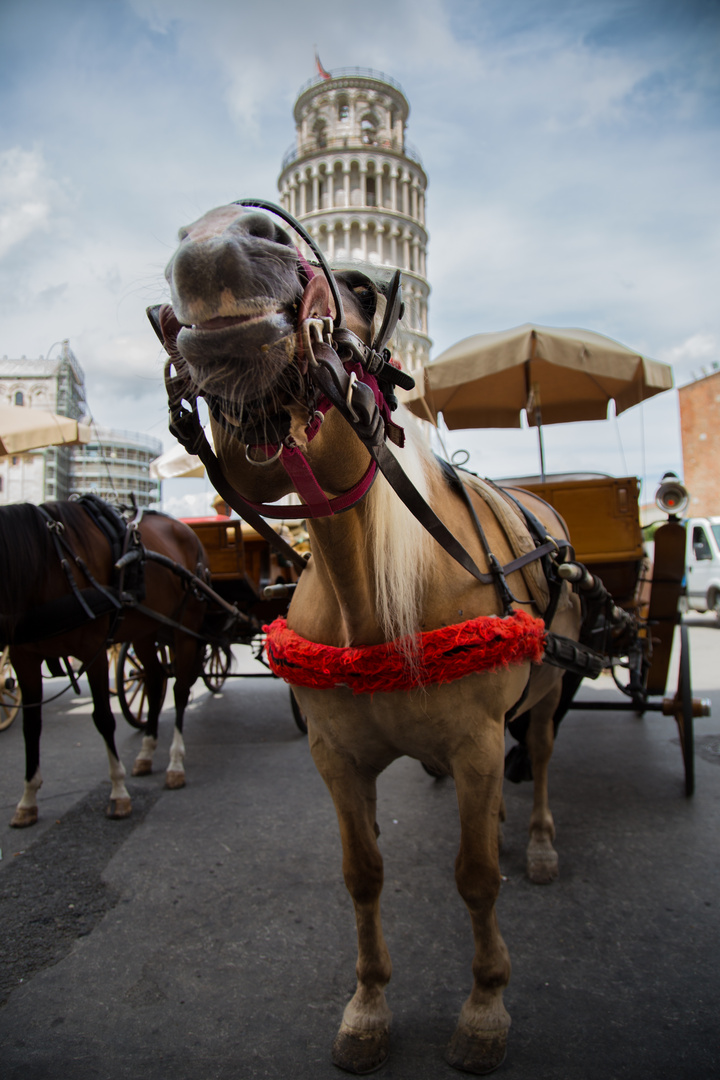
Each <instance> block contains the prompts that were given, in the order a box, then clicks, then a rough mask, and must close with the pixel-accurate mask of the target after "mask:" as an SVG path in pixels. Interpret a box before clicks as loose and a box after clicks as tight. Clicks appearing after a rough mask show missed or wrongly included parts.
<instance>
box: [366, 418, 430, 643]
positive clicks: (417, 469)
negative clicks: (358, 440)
mask: <svg viewBox="0 0 720 1080" xmlns="http://www.w3.org/2000/svg"><path fill="white" fill-rule="evenodd" d="M401 409H402V407H401ZM396 415H397V419H398V421H399V422H400V423H401V424H402V425H403V426H404V427H405V436H406V443H405V447H404V448H403V449H402V450H399V449H398V448H396V447H395V446H394V445H393V444H392V443H390V442H388V444H387V445H388V446H389V448H390V449H391V450H392V451H393V453H394V454H395V456H396V457H397V459H398V461H399V462H400V464H401V465H402V468H403V470H404V472H405V473H406V474H407V476H408V477H409V478H410V480H411V481H412V483H413V484H414V485H415V487H416V488H417V490H418V491H419V492H420V494H421V495H422V496H423V498H424V499H426V500H427V501H428V502H429V501H430V488H431V477H432V475H433V473H435V474H439V469H438V465H437V463H436V462H435V459H434V457H433V456H432V453H431V452H430V449H429V447H428V446H427V444H426V443H425V441H424V439H423V437H422V434H421V433H420V432H419V431H418V430H417V426H416V423H415V422H414V420H413V419H412V417H410V416H409V414H408V413H404V414H403V412H399V413H398V414H396ZM367 510H368V532H367V536H366V545H367V549H368V555H369V556H370V560H371V565H372V566H374V567H375V602H376V609H377V611H376V613H377V616H378V621H379V622H380V625H381V626H382V628H383V631H384V632H385V634H386V636H387V639H388V640H389V641H393V640H399V641H401V642H402V646H401V647H402V648H403V651H404V652H406V653H407V654H408V656H410V655H411V654H412V653H413V652H414V651H415V650H414V640H413V639H414V638H415V635H417V633H418V631H419V629H420V619H421V615H422V608H423V603H424V599H425V592H426V588H427V584H428V582H429V578H430V570H431V567H432V565H433V549H434V546H435V545H434V541H433V539H432V537H431V536H430V534H429V533H428V532H427V530H426V529H424V528H423V527H422V525H420V523H419V522H418V521H417V520H416V519H415V518H414V517H413V515H412V514H411V513H410V511H409V510H408V509H407V507H406V506H405V504H404V503H403V502H402V501H401V499H400V498H399V496H398V495H397V494H396V493H395V492H394V491H393V489H392V488H391V487H390V484H389V483H388V482H387V480H386V479H385V477H384V476H382V475H380V476H378V478H377V480H376V481H375V483H374V485H373V487H372V489H371V491H370V493H369V495H368V500H367Z"/></svg>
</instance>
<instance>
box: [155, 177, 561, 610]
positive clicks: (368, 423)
mask: <svg viewBox="0 0 720 1080" xmlns="http://www.w3.org/2000/svg"><path fill="white" fill-rule="evenodd" d="M236 205H239V206H245V207H254V208H258V209H262V210H267V211H269V212H271V213H273V214H276V215H277V216H278V217H280V218H281V219H282V220H283V221H285V222H286V223H287V224H288V225H290V226H291V228H292V229H294V230H295V232H297V233H298V235H299V236H300V237H302V239H303V240H304V242H305V243H306V244H307V245H308V246H309V247H310V249H311V251H312V252H313V254H314V255H315V257H316V258H317V261H318V265H319V267H320V269H321V270H322V273H323V275H324V277H325V279H326V281H327V285H328V288H329V290H330V295H331V296H332V299H333V303H334V306H335V316H334V318H332V317H330V316H328V315H327V314H324V315H321V316H318V315H315V316H314V317H310V318H307V319H305V320H303V321H302V323H301V325H300V326H298V327H297V333H296V338H297V341H298V345H299V348H301V350H302V352H303V358H304V360H306V361H307V363H308V367H309V370H310V372H311V376H312V380H313V383H314V384H315V385H316V386H317V387H318V388H319V390H320V392H321V394H322V408H320V409H318V408H314V409H313V414H312V416H311V418H310V420H309V421H308V427H307V428H306V437H307V438H308V439H312V438H313V437H314V435H315V434H317V429H318V428H319V426H320V423H321V422H322V420H321V419H319V415H320V414H323V415H324V413H323V410H324V411H327V409H328V408H330V407H333V408H335V409H337V410H338V412H340V414H341V415H342V416H343V417H344V418H345V420H347V422H348V423H349V424H350V426H351V427H352V429H353V431H354V432H355V434H356V435H357V437H358V438H359V439H360V441H361V442H362V443H363V445H364V446H365V447H366V448H367V450H368V452H369V453H370V457H371V462H370V466H369V468H368V470H367V472H366V473H365V475H364V476H363V477H362V479H361V480H360V481H359V483H358V484H357V485H355V487H354V488H353V489H352V490H351V491H350V492H346V493H345V494H343V495H341V496H338V497H337V498H335V499H327V497H326V496H325V494H324V493H323V492H322V491H321V489H320V487H319V485H318V484H317V481H315V479H314V477H312V473H311V472H310V469H309V466H308V464H307V460H306V458H305V455H304V454H303V453H302V451H301V450H300V449H299V448H298V447H297V445H296V444H295V443H294V440H292V438H291V436H290V435H289V434H288V433H287V432H286V433H283V432H282V429H281V430H280V431H277V425H275V430H276V433H277V436H278V439H277V443H270V444H268V442H267V438H265V439H263V440H262V442H255V443H253V444H252V449H255V448H259V449H260V451H261V453H262V454H264V455H265V460H264V461H262V460H261V461H258V460H253V458H252V457H251V456H250V450H246V454H247V455H248V460H249V461H251V463H252V464H257V465H263V464H269V463H270V462H271V461H273V460H279V461H280V462H281V463H282V464H283V465H284V466H285V468H286V469H287V471H288V473H289V475H290V477H291V479H292V480H293V485H294V486H295V488H296V490H298V491H299V493H300V495H301V498H303V499H304V503H303V505H302V506H300V507H298V508H293V507H288V506H282V507H277V506H271V505H265V504H257V503H251V502H249V501H248V500H247V499H245V498H244V497H243V496H242V495H240V493H239V492H237V491H236V490H235V489H234V488H233V487H232V485H231V484H230V483H229V482H228V480H227V479H226V478H225V476H224V474H223V471H222V467H221V465H220V463H219V461H218V459H217V457H216V456H215V454H214V452H213V450H212V448H211V446H210V444H209V442H208V440H207V438H206V436H205V433H204V431H203V428H202V424H201V423H200V418H199V415H198V410H197V399H198V397H200V396H202V397H204V398H205V399H206V401H207V403H208V407H209V409H210V412H211V414H212V415H213V416H215V418H216V419H217V417H218V415H220V416H222V412H223V409H222V407H221V405H220V404H219V403H218V401H217V400H215V401H214V400H213V399H212V397H211V396H209V395H208V394H206V393H205V392H203V393H202V394H201V393H200V392H199V391H198V389H197V387H196V386H195V385H194V383H193V380H192V376H191V375H190V372H189V370H188V367H187V364H186V362H185V360H184V359H183V357H182V356H181V355H180V353H179V351H178V349H177V344H176V341H175V338H176V335H177V332H178V331H179V329H180V326H179V324H178V323H177V320H176V319H175V316H174V313H173V311H172V308H171V307H170V306H169V305H162V306H161V305H158V306H157V307H154V308H148V316H149V318H150V321H151V323H152V325H153V327H154V329H155V332H156V333H157V335H158V337H159V338H160V340H161V342H162V344H163V346H164V348H165V350H166V351H167V353H168V356H169V360H168V362H167V363H166V365H165V385H166V389H167V394H168V404H169V409H170V423H169V427H170V431H171V432H172V434H173V435H174V436H175V438H176V439H177V440H178V442H180V443H181V444H182V445H183V446H184V447H185V449H186V450H187V451H188V453H190V454H194V455H197V456H198V457H199V458H200V460H201V461H202V463H203V464H204V466H205V469H206V471H207V474H208V477H209V479H210V482H211V483H212V485H213V487H214V488H215V489H216V490H217V491H218V493H219V494H220V495H221V496H222V497H223V498H224V499H225V500H226V502H227V503H228V504H229V505H230V506H231V507H232V509H233V510H235V511H236V512H237V513H238V514H239V515H240V516H241V517H242V518H244V519H245V521H247V523H248V524H250V525H251V526H253V528H255V529H256V530H257V532H259V533H260V534H261V535H262V536H264V537H265V538H266V539H267V540H268V541H269V543H270V544H272V546H273V547H274V548H276V549H277V550H278V551H280V552H281V553H282V554H283V555H284V556H285V557H286V558H287V559H289V560H290V561H291V562H292V563H293V565H295V566H296V567H297V568H298V569H302V568H304V566H305V559H304V558H303V557H302V556H301V555H300V554H299V553H298V552H296V551H295V550H294V548H292V547H291V546H290V545H289V544H287V543H286V541H284V540H283V539H282V537H279V536H278V535H277V533H276V532H275V530H274V529H273V528H272V526H271V525H270V524H269V523H268V522H267V521H265V518H266V517H270V516H273V517H282V518H284V519H287V518H289V517H299V518H307V517H312V516H329V515H332V514H335V513H339V512H342V511H343V510H347V509H349V508H350V507H351V506H353V505H355V503H357V502H358V501H359V500H360V499H361V498H363V496H364V495H365V494H366V493H367V491H368V490H369V488H370V486H371V484H372V482H373V480H374V478H375V476H376V473H377V470H378V469H379V470H380V471H381V472H382V473H383V475H384V476H385V477H386V479H387V480H388V482H389V483H390V485H391V486H392V488H393V489H394V490H395V492H396V493H397V495H398V496H399V497H400V499H401V500H402V501H403V503H404V504H405V505H406V506H407V508H408V509H409V510H410V512H411V513H412V514H413V515H414V516H415V517H416V518H417V520H418V521H419V522H420V523H421V524H422V525H423V527H424V528H425V529H426V530H427V531H428V532H429V533H430V534H431V536H433V538H434V539H435V540H436V541H437V542H438V543H439V544H440V545H441V546H442V547H443V548H444V549H445V550H446V551H447V552H448V553H449V554H450V555H451V556H452V557H453V558H454V559H455V560H456V561H457V562H458V563H459V564H460V565H461V566H463V567H464V568H465V569H466V570H467V571H468V572H469V573H470V574H472V576H473V577H474V578H476V580H477V581H479V582H480V583H481V584H483V585H491V584H492V585H495V586H496V587H497V588H498V590H499V593H500V596H501V600H502V604H503V609H504V611H505V612H506V613H508V612H509V611H511V610H512V608H511V603H512V602H513V601H515V598H514V597H513V596H512V594H511V593H510V591H509V589H508V587H507V583H506V582H505V575H506V574H509V573H512V572H513V571H514V570H518V569H520V568H521V567H522V566H524V565H526V564H527V563H528V562H531V561H533V560H534V559H539V558H546V557H548V556H549V555H550V554H554V553H557V550H558V545H557V542H555V541H552V540H550V539H549V538H548V537H547V536H545V537H544V542H540V541H539V539H536V544H537V545H538V546H537V547H536V549H535V550H534V551H532V552H529V553H527V554H525V555H522V556H520V557H519V558H516V559H514V560H512V561H511V562H510V563H507V564H506V565H505V566H501V565H500V563H499V562H498V560H497V559H496V558H495V556H494V555H493V554H492V552H491V551H490V548H489V545H488V542H487V539H486V537H485V534H484V532H483V530H482V527H481V525H480V522H479V520H478V519H477V517H476V516H474V521H475V527H476V530H477V531H478V534H479V537H480V540H481V543H482V546H483V549H484V552H485V555H486V557H487V559H488V565H489V566H490V568H491V569H490V573H483V571H481V570H480V569H479V568H478V566H477V565H476V564H475V561H474V560H473V559H472V557H471V556H470V554H469V553H468V552H467V551H466V550H465V548H464V547H463V546H462V544H460V542H459V541H458V540H457V539H456V537H454V536H453V535H452V533H451V532H450V531H449V530H448V529H447V527H446V526H445V525H444V524H443V522H442V521H441V520H440V519H439V518H438V516H437V515H436V513H435V511H434V510H433V509H432V507H431V506H430V505H429V504H428V503H427V502H426V500H425V499H424V498H423V496H422V495H421V494H420V492H419V491H418V490H417V488H416V487H415V486H414V485H413V483H412V482H411V480H410V479H409V478H408V476H407V475H406V474H405V472H404V470H403V469H402V467H401V465H400V463H399V462H398V460H397V458H396V457H395V455H394V454H393V453H392V452H391V451H390V449H389V448H388V446H387V443H386V439H387V438H388V437H390V438H392V439H393V441H395V442H397V443H398V444H399V445H402V443H403V441H404V435H403V433H402V429H400V428H399V427H398V426H397V425H396V424H394V423H393V421H392V419H391V415H390V414H391V412H392V411H393V409H394V408H395V407H396V405H397V400H396V399H395V397H394V392H393V391H394V388H395V386H401V387H402V388H403V389H407V390H409V389H412V387H413V386H414V385H415V382H414V379H412V377H411V376H409V375H408V374H407V373H405V372H402V371H400V370H399V369H398V368H396V367H395V366H394V365H393V364H392V363H391V358H390V353H389V351H388V349H387V347H386V343H387V341H388V340H389V339H390V337H391V336H392V334H393V332H394V330H395V327H396V325H397V321H398V318H399V317H400V316H401V311H402V299H401V290H400V271H399V270H398V271H396V273H395V275H394V277H393V279H392V282H391V284H390V287H389V290H388V296H387V304H386V310H385V315H384V318H383V322H382V325H381V327H380V329H379V330H378V332H377V334H376V336H375V338H374V340H373V341H372V344H371V345H366V344H365V343H364V342H363V341H361V339H360V338H359V337H358V336H357V335H356V334H354V333H353V332H352V331H351V330H349V329H348V327H347V325H346V323H345V314H344V309H343V305H342V299H341V297H340V291H339V288H338V284H337V281H336V279H335V276H334V274H333V271H332V270H331V268H330V266H329V265H328V262H327V260H326V258H325V256H324V255H323V253H322V251H321V250H320V249H319V247H318V246H317V244H316V243H315V242H314V240H313V239H312V237H311V236H310V234H309V233H308V232H307V231H306V230H305V229H304V228H303V226H302V225H301V224H300V222H298V221H297V220H296V219H295V218H294V217H293V216H292V215H291V214H289V213H288V212H287V211H286V210H284V209H283V208H282V207H280V206H276V205H275V204H273V203H270V202H266V201H264V200H261V199H242V200H239V201H238V203H237V204H236ZM300 258H301V263H304V260H302V257H300ZM304 266H305V274H306V276H307V272H308V270H310V273H312V270H311V269H310V268H309V267H308V266H307V264H304ZM222 405H223V406H225V407H227V403H225V402H223V403H222ZM220 422H221V423H224V426H225V427H226V428H228V430H232V431H234V432H235V433H236V434H237V435H238V438H240V440H241V441H242V442H244V443H245V444H246V447H247V446H248V443H249V441H250V439H249V438H248V436H250V430H249V429H248V427H247V426H243V425H242V423H240V425H239V426H237V427H236V426H235V425H231V424H229V423H228V422H227V421H226V420H224V419H221V420H220ZM271 426H272V425H271ZM265 430H266V429H265ZM288 430H289V421H288ZM253 434H254V433H253ZM258 437H259V436H258ZM456 479H457V483H458V485H459V486H460V487H461V488H462V486H463V485H462V481H461V480H460V479H459V477H457V474H456Z"/></svg>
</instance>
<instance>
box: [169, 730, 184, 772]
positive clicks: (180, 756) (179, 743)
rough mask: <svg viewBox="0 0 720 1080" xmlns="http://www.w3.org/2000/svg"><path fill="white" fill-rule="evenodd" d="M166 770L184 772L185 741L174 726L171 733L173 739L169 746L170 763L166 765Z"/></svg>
mask: <svg viewBox="0 0 720 1080" xmlns="http://www.w3.org/2000/svg"><path fill="white" fill-rule="evenodd" d="M167 771H168V772H178V773H184V772H185V743H184V741H183V737H182V735H181V734H180V732H179V731H178V729H177V728H175V732H174V734H173V741H172V745H171V747H170V764H169V765H168V767H167Z"/></svg>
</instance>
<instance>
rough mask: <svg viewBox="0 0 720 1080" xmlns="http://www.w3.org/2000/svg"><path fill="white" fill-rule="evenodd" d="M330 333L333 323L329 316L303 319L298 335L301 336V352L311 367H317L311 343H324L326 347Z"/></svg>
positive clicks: (330, 338)
mask: <svg viewBox="0 0 720 1080" xmlns="http://www.w3.org/2000/svg"><path fill="white" fill-rule="evenodd" d="M332 332H333V321H332V319H331V318H330V316H329V315H326V316H325V317H324V318H320V317H318V318H316V319H305V321H304V322H303V323H302V324H301V326H300V333H301V334H302V342H303V352H304V355H305V356H306V357H307V359H308V362H309V363H310V365H311V366H312V367H317V366H318V362H317V360H316V359H315V352H314V350H313V341H316V342H324V343H325V344H326V345H330V344H331V340H332Z"/></svg>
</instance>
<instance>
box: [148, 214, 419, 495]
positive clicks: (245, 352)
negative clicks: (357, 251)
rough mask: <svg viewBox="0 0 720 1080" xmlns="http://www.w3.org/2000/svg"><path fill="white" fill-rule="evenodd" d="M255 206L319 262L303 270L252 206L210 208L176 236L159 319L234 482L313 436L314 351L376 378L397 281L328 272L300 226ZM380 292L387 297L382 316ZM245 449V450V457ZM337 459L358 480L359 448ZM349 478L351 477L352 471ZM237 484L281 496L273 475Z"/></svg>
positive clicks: (289, 243)
mask: <svg viewBox="0 0 720 1080" xmlns="http://www.w3.org/2000/svg"><path fill="white" fill-rule="evenodd" d="M264 205H265V206H266V207H267V208H268V209H274V211H275V212H276V213H279V214H281V215H283V216H285V217H286V218H287V220H288V221H290V222H291V224H292V225H293V228H294V229H295V230H296V231H298V232H299V234H300V236H301V237H302V238H303V239H304V240H305V241H306V243H308V244H309V245H310V246H311V248H312V249H313V251H314V252H315V255H316V257H317V261H314V262H313V264H312V265H311V264H310V263H309V262H308V261H307V260H306V259H305V258H304V257H303V255H302V254H301V253H300V251H299V250H298V248H297V247H296V246H295V244H294V242H293V240H292V239H291V236H290V235H289V233H288V231H287V230H286V229H285V228H283V227H282V226H281V225H279V224H278V223H277V222H276V221H275V220H273V218H271V217H270V216H269V215H268V214H266V213H264V212H260V211H259V210H258V209H257V208H256V207H255V206H252V207H245V206H242V205H239V204H231V205H229V206H223V207H218V208H216V209H214V210H211V211H209V213H207V214H205V215H204V216H203V217H201V218H200V219H199V220H198V221H196V222H194V223H193V224H191V225H189V226H186V227H184V228H182V229H181V230H180V234H179V240H180V242H179V246H178V248H177V250H176V251H175V253H174V255H173V257H172V258H171V260H170V262H169V264H168V266H167V269H166V277H167V280H168V284H169V286H170V296H171V306H168V305H166V306H165V307H164V308H162V309H160V326H161V330H162V336H163V339H164V342H165V344H166V347H168V351H169V352H170V354H171V357H172V359H173V360H174V362H175V366H176V368H178V369H182V372H183V377H184V379H185V381H186V385H187V386H189V387H191V389H192V392H193V393H194V394H195V395H196V396H202V397H204V398H205V400H206V401H207V404H208V407H209V410H210V413H211V416H212V419H213V421H214V423H213V431H214V435H215V443H216V448H217V449H218V457H219V458H220V460H221V462H222V463H223V466H224V469H225V473H226V475H227V476H228V478H229V479H232V480H233V481H234V482H236V483H237V482H238V481H240V480H241V477H240V476H239V475H238V474H239V473H242V474H245V473H247V469H246V468H245V464H246V463H248V462H249V463H250V464H252V463H254V462H258V461H259V462H260V463H261V464H264V459H265V458H266V457H267V456H269V457H272V456H273V455H274V453H275V448H279V447H281V446H282V444H283V443H284V442H286V440H287V439H288V438H289V437H291V438H292V440H293V441H294V443H295V444H296V445H299V446H301V447H302V448H303V450H304V451H307V449H308V443H309V441H310V438H314V435H315V434H316V433H317V432H316V430H315V427H316V425H317V420H318V418H320V420H322V418H323V417H324V415H325V411H324V409H323V404H322V400H323V393H322V391H321V389H320V387H319V385H318V379H317V378H316V377H315V376H316V375H317V364H316V362H315V357H314V345H313V341H315V342H316V343H317V342H318V341H320V340H322V338H323V337H324V338H325V341H326V342H328V341H330V340H332V341H333V345H334V348H335V349H337V350H338V352H339V353H340V355H341V357H342V360H343V362H344V363H346V364H352V363H359V364H360V366H361V368H364V367H367V366H368V361H369V360H370V361H372V362H374V365H375V371H376V372H378V371H380V370H382V369H383V368H384V367H385V368H386V370H387V365H386V364H385V359H384V358H383V355H381V350H382V347H383V346H384V344H385V341H386V340H387V338H388V337H389V336H390V334H391V333H392V330H393V329H394V326H395V323H396V321H397V317H398V315H399V313H400V298H399V274H398V275H396V279H395V280H393V277H392V276H391V274H388V273H386V274H385V275H383V272H382V271H375V270H374V268H369V267H363V268H360V267H359V266H348V267H345V268H342V269H337V270H335V271H331V270H330V268H329V266H328V265H327V263H326V261H325V258H324V256H323V255H322V253H321V252H320V251H319V249H318V248H317V247H316V246H315V245H314V243H313V241H312V239H311V238H310V237H309V236H308V234H307V233H305V231H304V230H303V229H302V226H300V225H299V224H298V223H297V222H295V221H294V219H292V218H290V217H289V215H285V214H284V211H282V210H280V208H273V207H272V206H271V204H264ZM388 293H390V294H391V295H392V297H393V298H394V304H393V307H392V311H393V312H394V315H393V317H392V318H391V317H390V314H391V313H390V311H389V308H388V304H387V300H386V297H387V295H388ZM318 328H320V329H318ZM388 358H389V354H388ZM389 370H390V371H391V372H393V373H396V369H395V368H390V369H389ZM393 377H394V378H395V379H397V378H400V376H398V375H397V374H394V376H393ZM388 386H389V389H388V390H387V393H388V394H389V395H390V397H391V398H392V387H391V385H390V384H388ZM369 400H370V403H371V404H372V393H371V394H370V399H369ZM392 400H393V402H394V398H392ZM386 411H387V413H388V416H389V410H386ZM332 429H334V430H335V431H336V433H337V431H338V418H337V417H332V419H331V420H330V421H329V423H328V424H326V425H325V430H324V432H323V436H324V437H323V438H322V439H320V440H318V444H317V446H316V447H315V448H314V451H315V452H314V454H313V455H312V456H314V457H318V453H317V451H318V450H319V448H320V446H321V445H323V444H324V446H325V449H326V454H325V455H324V456H325V458H326V459H327V457H328V456H330V455H328V454H327V448H328V444H329V443H330V439H329V438H328V437H327V434H328V430H332ZM309 433H310V434H309ZM344 434H345V436H346V437H347V434H348V433H347V432H345V433H344ZM246 448H255V449H253V450H252V453H251V454H250V453H249V451H248V450H247V449H246ZM267 448H272V450H271V451H270V453H269V454H266V453H265V450H266V449H267ZM238 451H240V453H238ZM347 453H348V454H350V457H351V459H354V461H355V462H356V463H357V465H358V468H360V466H361V465H362V463H364V465H362V468H361V474H362V473H363V472H364V471H365V468H366V467H367V455H366V453H365V451H364V450H363V448H362V446H360V445H359V444H358V445H357V447H354V448H353V449H352V450H348V451H347ZM344 456H345V455H344ZM350 470H351V472H357V469H356V468H355V467H354V464H353V462H352V461H351V464H350ZM321 471H322V467H321ZM242 479H243V480H244V482H243V483H242V484H241V487H244V488H246V489H247V490H248V491H249V497H251V498H253V497H257V496H256V494H254V493H255V492H256V491H257V488H258V487H260V486H263V485H265V484H268V483H269V484H270V489H271V494H270V495H268V493H267V492H266V493H265V497H266V498H267V497H270V498H279V497H280V496H281V495H283V494H286V493H287V491H289V490H290V489H291V485H288V482H287V475H286V474H285V473H284V472H282V470H274V471H273V470H271V469H268V470H266V471H265V474H264V476H263V478H262V484H260V483H259V482H258V480H259V478H255V479H254V480H253V479H249V480H248V479H245V478H244V477H243V478H242ZM344 481H345V476H344V475H343V477H341V478H339V479H338V480H337V482H330V483H329V485H327V486H328V489H329V490H334V489H335V487H337V485H339V490H346V488H347V484H345V483H344ZM320 483H321V484H322V478H321V479H320ZM248 484H249V489H248ZM283 488H284V490H283Z"/></svg>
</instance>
